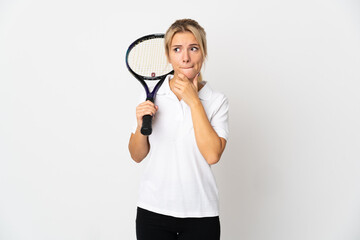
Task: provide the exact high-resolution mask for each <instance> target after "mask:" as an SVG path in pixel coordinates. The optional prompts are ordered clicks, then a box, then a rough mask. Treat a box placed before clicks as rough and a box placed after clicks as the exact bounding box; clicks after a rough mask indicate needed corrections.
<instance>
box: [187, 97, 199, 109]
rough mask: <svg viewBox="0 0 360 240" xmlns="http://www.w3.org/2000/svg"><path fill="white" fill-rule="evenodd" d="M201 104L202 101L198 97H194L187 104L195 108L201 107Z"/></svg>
mask: <svg viewBox="0 0 360 240" xmlns="http://www.w3.org/2000/svg"><path fill="white" fill-rule="evenodd" d="M201 106H202V103H201V101H200V99H199V98H197V99H195V100H194V101H191V104H190V105H189V107H190V108H191V109H196V108H198V107H201Z"/></svg>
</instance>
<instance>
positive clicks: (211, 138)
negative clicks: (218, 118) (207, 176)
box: [190, 100, 225, 164]
mask: <svg viewBox="0 0 360 240" xmlns="http://www.w3.org/2000/svg"><path fill="white" fill-rule="evenodd" d="M190 108H191V117H192V122H193V126H194V132H195V139H196V144H197V146H198V148H199V150H200V153H201V154H202V155H203V157H204V158H205V159H206V161H207V162H208V163H209V164H215V163H217V162H218V161H219V160H220V157H221V154H222V152H223V150H224V147H225V146H223V145H224V142H223V141H222V140H221V139H220V137H219V136H218V135H217V133H216V132H215V130H214V129H213V127H212V126H211V124H210V122H209V120H208V118H207V115H206V112H205V109H204V107H203V105H202V103H201V101H200V100H198V101H195V103H194V104H192V105H191V106H190Z"/></svg>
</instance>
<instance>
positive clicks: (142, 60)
mask: <svg viewBox="0 0 360 240" xmlns="http://www.w3.org/2000/svg"><path fill="white" fill-rule="evenodd" d="M164 36H165V34H162V33H158V34H150V35H146V36H143V37H141V38H138V39H136V40H135V41H134V42H133V43H131V44H130V46H129V48H128V50H127V51H126V56H125V62H126V67H127V68H128V70H129V71H130V73H131V74H132V75H133V76H134V77H136V78H137V79H138V80H140V81H143V80H160V79H164V78H165V77H166V76H167V75H168V74H172V73H173V72H174V71H173V69H172V66H171V64H170V63H169V62H168V60H167V58H166V54H165V43H164Z"/></svg>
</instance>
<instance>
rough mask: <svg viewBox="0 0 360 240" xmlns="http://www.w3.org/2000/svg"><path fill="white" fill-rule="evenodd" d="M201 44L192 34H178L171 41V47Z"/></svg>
mask: <svg viewBox="0 0 360 240" xmlns="http://www.w3.org/2000/svg"><path fill="white" fill-rule="evenodd" d="M189 44H199V43H198V41H197V40H196V38H195V36H194V34H192V33H191V32H178V33H176V34H175V35H174V37H173V38H172V40H171V45H189Z"/></svg>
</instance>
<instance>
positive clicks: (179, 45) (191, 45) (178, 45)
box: [171, 43, 200, 47]
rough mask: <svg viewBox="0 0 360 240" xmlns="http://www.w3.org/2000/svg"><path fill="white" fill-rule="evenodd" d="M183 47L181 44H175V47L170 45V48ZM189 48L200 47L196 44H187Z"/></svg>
mask: <svg viewBox="0 0 360 240" xmlns="http://www.w3.org/2000/svg"><path fill="white" fill-rule="evenodd" d="M182 46H183V45H181V44H175V45H172V46H171V47H182ZM189 46H190V47H193V46H200V45H199V44H197V43H192V44H189Z"/></svg>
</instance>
